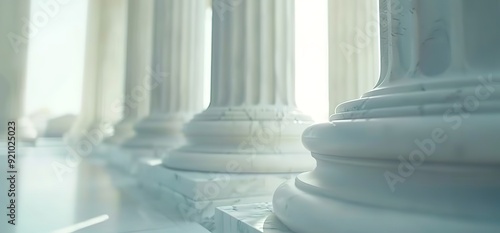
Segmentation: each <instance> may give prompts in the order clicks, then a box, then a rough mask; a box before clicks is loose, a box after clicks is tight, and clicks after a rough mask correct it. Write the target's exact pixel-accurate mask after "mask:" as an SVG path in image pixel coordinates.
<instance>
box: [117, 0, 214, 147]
mask: <svg viewBox="0 0 500 233" xmlns="http://www.w3.org/2000/svg"><path fill="white" fill-rule="evenodd" d="M154 8H155V10H154V11H155V12H154V29H153V30H154V36H153V37H154V39H153V40H154V42H153V46H154V49H153V58H152V65H153V67H152V72H151V75H150V77H151V97H150V109H149V115H148V116H147V117H146V118H145V119H143V120H142V121H140V122H139V123H138V124H137V125H136V126H135V132H136V135H135V137H133V138H132V139H130V140H128V141H127V142H126V143H125V147H126V148H129V149H135V150H136V151H139V153H140V154H143V152H144V153H146V154H148V155H151V153H153V154H154V153H164V152H166V151H168V150H169V149H171V148H173V147H177V146H180V145H181V144H182V143H183V142H184V138H183V136H182V130H181V129H182V126H183V124H184V123H185V122H187V121H188V120H190V119H191V117H192V116H193V114H194V113H196V112H199V111H201V110H202V108H203V107H202V103H203V98H202V97H203V67H204V66H203V60H204V59H203V57H204V56H203V52H204V48H203V44H204V25H205V23H204V20H205V16H204V15H205V1H202V0H156V1H155V6H154ZM158 150H159V152H158Z"/></svg>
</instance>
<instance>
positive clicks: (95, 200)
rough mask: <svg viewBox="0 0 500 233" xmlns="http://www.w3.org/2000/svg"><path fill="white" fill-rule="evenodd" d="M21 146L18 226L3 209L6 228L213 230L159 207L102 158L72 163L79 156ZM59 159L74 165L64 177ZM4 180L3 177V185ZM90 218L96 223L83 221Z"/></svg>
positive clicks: (0, 225)
mask: <svg viewBox="0 0 500 233" xmlns="http://www.w3.org/2000/svg"><path fill="white" fill-rule="evenodd" d="M51 144H52V143H51ZM0 149H2V151H4V150H3V149H4V148H0ZM20 151H21V152H20V153H19V154H18V156H17V165H18V168H19V175H20V176H22V177H19V179H18V180H17V188H18V189H17V195H16V197H17V202H18V205H17V213H18V216H17V225H16V226H15V227H12V226H10V225H7V224H6V216H5V215H4V214H2V215H1V216H0V229H1V230H0V231H1V232H6V233H15V232H18V233H25V232H74V231H75V230H70V229H75V227H78V226H85V227H84V228H82V229H80V230H77V231H76V232H92V233H110V232H114V233H115V232H116V233H126V232H172V233H208V231H207V230H206V229H204V228H203V227H202V226H200V225H199V224H196V223H192V222H186V221H184V220H183V218H182V217H181V216H178V215H165V214H162V213H160V212H158V211H156V210H155V206H156V205H157V203H155V202H154V200H152V199H151V198H150V197H149V196H148V195H146V194H144V193H143V192H142V191H141V190H139V189H138V188H137V186H136V182H135V180H134V179H131V177H127V176H124V175H123V174H121V173H116V172H114V171H113V170H109V169H106V168H105V167H104V166H102V164H101V163H99V162H98V161H93V160H89V159H83V160H81V161H79V162H78V163H76V164H73V165H72V166H70V165H69V164H66V162H67V161H73V162H74V161H76V160H72V159H73V157H68V156H69V155H68V154H67V153H60V152H54V151H53V152H50V151H48V150H46V148H38V147H36V148H31V149H25V150H21V148H20ZM0 154H1V153H0ZM5 162H6V158H5V157H4V156H3V155H1V156H0V171H1V172H2V174H4V170H3V168H5V167H6V163H5ZM54 163H60V164H62V165H64V166H68V169H69V170H67V172H65V173H61V174H62V176H60V177H61V179H59V176H57V173H56V172H55V170H54V166H53V164H54ZM5 181H6V179H4V178H2V179H1V180H0V187H2V190H4V189H3V188H4V187H5V185H6V183H5ZM34 194H36V195H34ZM2 195H6V193H3V194H2ZM4 200H5V198H3V197H2V198H0V203H1V204H2V206H5V203H4ZM99 219H100V221H92V220H99ZM89 220H90V222H94V224H90V225H87V224H83V225H82V224H81V223H89ZM77 229H78V228H77Z"/></svg>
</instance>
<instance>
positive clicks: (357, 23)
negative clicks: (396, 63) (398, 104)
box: [328, 0, 380, 115]
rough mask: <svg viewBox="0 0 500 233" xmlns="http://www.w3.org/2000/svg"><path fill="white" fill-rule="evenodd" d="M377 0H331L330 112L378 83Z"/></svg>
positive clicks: (329, 15) (329, 26)
mask: <svg viewBox="0 0 500 233" xmlns="http://www.w3.org/2000/svg"><path fill="white" fill-rule="evenodd" d="M377 6H378V3H377V0H349V1H346V0H328V31H329V36H328V40H329V76H330V78H329V80H330V81H329V89H330V91H329V96H330V101H329V102H330V115H331V114H334V113H335V108H336V107H337V105H339V104H340V103H343V102H345V101H347V100H351V99H356V98H359V97H360V96H361V95H363V94H364V93H365V92H367V91H369V90H371V89H372V88H373V87H374V86H375V84H376V83H377V80H378V77H379V70H380V61H379V60H380V51H379V45H380V41H379V38H380V34H379V15H378V9H377Z"/></svg>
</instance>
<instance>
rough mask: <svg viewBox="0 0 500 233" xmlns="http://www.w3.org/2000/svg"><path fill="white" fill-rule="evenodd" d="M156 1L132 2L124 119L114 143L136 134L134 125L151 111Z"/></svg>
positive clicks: (119, 125) (114, 137)
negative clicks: (151, 76)
mask: <svg viewBox="0 0 500 233" xmlns="http://www.w3.org/2000/svg"><path fill="white" fill-rule="evenodd" d="M153 15H154V0H141V1H128V26H127V27H128V29H127V52H126V54H127V55H126V56H127V58H126V71H125V72H126V74H125V98H124V101H123V119H122V120H121V121H120V122H119V123H118V124H117V125H116V126H115V132H114V135H113V137H111V138H110V139H109V141H111V142H112V143H115V144H121V143H122V142H124V141H125V140H127V139H130V138H131V137H133V136H134V134H135V131H134V125H135V123H137V122H138V121H139V120H140V119H142V118H143V117H145V116H146V115H147V114H148V112H149V98H150V90H151V83H150V75H153V74H154V73H153V72H154V67H152V66H151V57H152V55H151V54H152V49H153Z"/></svg>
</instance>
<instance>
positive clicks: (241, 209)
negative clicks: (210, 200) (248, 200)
mask: <svg viewBox="0 0 500 233" xmlns="http://www.w3.org/2000/svg"><path fill="white" fill-rule="evenodd" d="M215 226H216V228H217V231H216V233H233V232H245V233H293V232H292V231H290V230H289V229H288V228H287V227H286V226H285V225H283V223H281V222H280V220H279V219H278V218H277V217H276V216H275V215H274V214H273V209H272V204H271V203H269V202H264V203H254V204H248V205H236V206H224V207H219V208H217V210H216V212H215Z"/></svg>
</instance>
